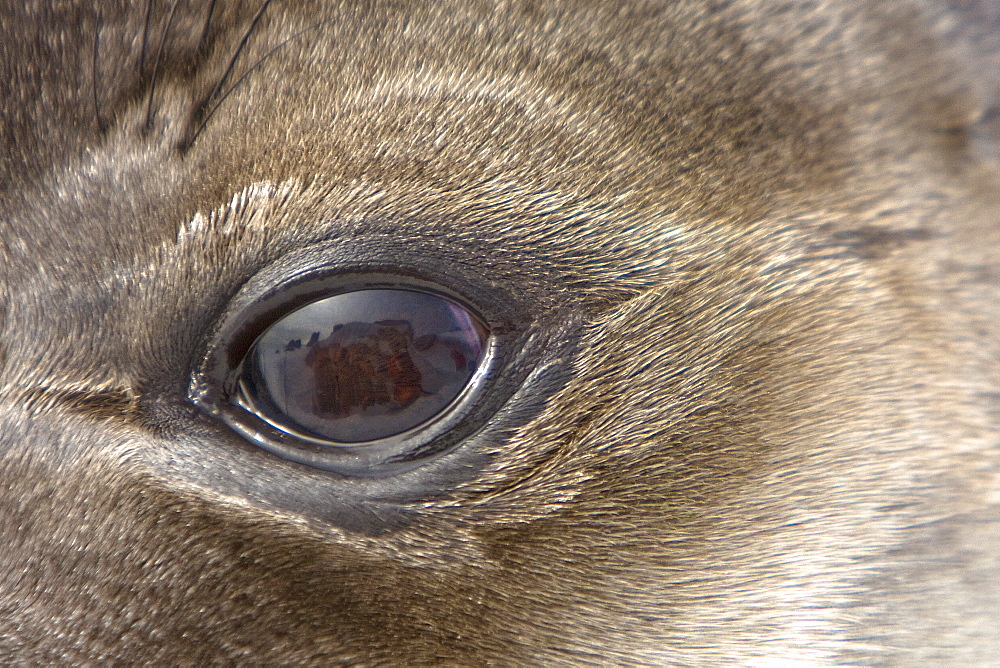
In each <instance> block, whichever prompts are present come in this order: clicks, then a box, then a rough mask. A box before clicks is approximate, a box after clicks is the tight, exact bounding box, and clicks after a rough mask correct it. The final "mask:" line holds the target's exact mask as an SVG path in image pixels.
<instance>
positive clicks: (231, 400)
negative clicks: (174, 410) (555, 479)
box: [189, 238, 540, 477]
mask: <svg viewBox="0 0 1000 668" xmlns="http://www.w3.org/2000/svg"><path fill="white" fill-rule="evenodd" d="M369 241H370V243H368V244H364V243H361V244H359V242H358V240H356V239H354V240H338V241H332V242H325V243H322V244H318V245H316V246H313V247H309V248H307V249H304V250H302V251H300V252H298V253H293V254H290V255H288V256H286V257H283V258H281V259H279V260H278V261H276V262H274V263H273V264H272V265H270V266H268V267H265V268H264V269H263V270H262V271H260V272H258V273H257V274H256V275H255V276H253V277H252V278H251V279H250V280H248V281H247V282H246V283H245V284H244V285H243V286H242V288H241V289H240V290H239V291H238V292H237V294H236V295H235V296H234V298H233V299H232V300H231V302H230V304H229V306H228V307H227V308H226V310H225V311H224V312H223V314H222V316H221V318H220V319H219V321H218V322H219V325H218V326H217V327H216V329H215V330H214V331H213V332H212V334H211V335H210V337H208V339H207V342H206V346H205V350H204V352H203V354H202V355H201V356H200V363H199V364H198V365H197V368H196V369H195V371H194V372H193V374H192V377H191V382H190V385H189V399H190V400H191V401H192V403H194V405H195V406H197V407H198V408H199V409H200V410H201V411H202V412H204V413H206V414H208V415H210V416H212V417H214V418H216V419H219V420H221V421H222V422H224V423H225V424H226V425H227V426H229V428H230V429H232V430H233V431H234V432H236V433H237V434H239V435H240V436H242V437H243V438H244V439H246V440H248V441H250V442H251V443H253V444H255V445H257V446H259V447H262V448H263V449H265V450H267V451H269V452H271V453H272V454H275V455H277V456H278V457H281V458H283V459H286V460H289V461H293V462H297V463H300V464H304V465H307V466H309V467H311V468H315V469H320V470H326V471H332V472H336V473H340V474H344V475H348V476H352V477H372V476H382V475H390V474H394V473H397V472H401V471H403V470H409V469H412V468H415V467H416V466H419V465H421V464H422V463H423V462H424V461H426V460H428V459H430V458H433V457H434V456H435V455H438V454H440V453H443V452H446V451H449V450H450V449H452V448H453V447H454V446H455V445H456V444H458V443H460V442H461V441H462V440H463V439H465V438H467V437H468V436H470V435H471V434H472V433H474V432H475V431H477V429H478V428H481V427H482V426H483V425H485V424H486V422H487V420H488V418H489V417H490V416H491V415H492V414H493V413H495V412H496V411H497V410H499V408H500V407H501V406H502V405H503V404H504V403H505V402H506V401H507V399H509V398H510V396H512V395H513V393H514V392H515V391H516V390H517V388H518V387H519V386H520V384H521V382H522V381H523V380H524V378H525V377H526V376H527V375H528V373H530V371H531V365H530V364H526V363H525V360H526V359H527V358H528V357H530V354H529V353H530V352H531V351H532V350H533V349H535V348H536V346H537V345H538V341H539V339H540V337H539V336H538V335H537V334H538V328H537V324H536V323H535V322H534V319H533V318H532V317H531V313H532V311H531V310H529V309H528V307H527V305H526V304H525V303H523V302H522V301H520V300H519V299H518V297H517V296H516V295H513V294H511V293H510V291H508V290H506V289H505V288H503V287H502V286H499V285H497V284H494V283H493V282H491V281H489V280H488V278H487V277H486V275H484V273H483V272H482V271H481V269H478V268H472V267H468V266H467V265H466V264H457V263H456V262H455V261H454V258H452V257H448V256H450V255H451V253H448V252H447V249H442V248H440V247H438V246H436V245H432V244H420V243H416V244H407V245H406V247H405V248H403V249H398V248H391V247H390V249H391V252H388V251H389V250H390V249H386V247H385V239H383V238H380V239H377V240H369ZM442 256H444V257H442ZM385 288H389V289H406V290H418V291H424V292H429V293H431V294H438V295H440V296H442V297H445V298H447V299H450V300H452V301H455V302H457V303H459V304H461V305H463V306H465V307H466V308H469V309H470V311H471V312H472V313H474V314H475V315H476V316H477V317H479V318H480V319H481V320H482V321H483V323H484V324H486V326H487V328H488V329H489V332H490V334H489V336H488V338H487V354H486V356H485V357H484V359H483V360H482V361H481V363H480V365H479V367H478V368H477V370H476V372H475V373H474V374H473V378H472V379H470V381H469V383H468V384H467V385H466V387H465V388H464V389H463V391H462V393H461V394H460V395H459V397H457V398H456V399H455V400H454V401H452V402H451V404H449V406H448V407H447V408H446V409H445V410H444V415H443V416H441V417H438V418H435V419H431V420H428V421H426V422H425V423H422V424H421V425H418V426H417V427H415V428H414V429H412V430H409V431H407V432H403V433H402V434H399V435H396V436H391V437H387V438H385V439H379V440H378V441H371V442H368V443H361V444H351V445H345V446H336V445H327V444H319V443H317V442H310V441H312V440H313V439H302V438H299V437H298V436H295V435H292V434H288V433H286V432H283V431H280V430H279V429H277V428H275V427H274V426H273V425H270V424H269V423H267V422H266V421H265V420H263V419H262V418H261V417H260V416H258V415H256V414H255V413H254V412H252V411H251V410H248V409H247V407H246V406H245V405H242V404H241V403H240V395H241V393H240V392H239V387H238V381H239V375H240V374H239V372H240V369H241V366H242V363H243V360H244V359H245V357H246V355H247V353H248V352H249V351H250V349H251V348H252V346H253V344H254V342H255V341H256V340H257V338H258V337H259V336H260V334H262V333H263V332H264V331H266V330H267V328H268V327H270V326H271V325H272V324H273V323H274V322H276V321H277V320H279V319H280V318H282V317H284V316H285V315H287V314H288V313H290V312H292V311H294V310H295V309H297V308H301V307H302V306H304V305H305V304H308V303H311V302H313V301H316V300H317V299H323V298H325V297H328V296H331V295H334V294H338V293H342V292H350V291H355V290H364V289H385Z"/></svg>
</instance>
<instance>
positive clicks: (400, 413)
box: [241, 289, 489, 443]
mask: <svg viewBox="0 0 1000 668" xmlns="http://www.w3.org/2000/svg"><path fill="white" fill-rule="evenodd" d="M488 335H489V332H488V330H487V328H486V326H485V325H484V324H483V323H482V322H481V321H480V320H479V319H478V318H477V317H476V316H475V315H473V314H472V313H471V312H470V311H469V310H468V309H466V308H465V307H463V306H461V305H459V304H458V303H456V302H454V301H452V300H450V299H447V298H445V297H441V296H438V295H435V294H431V293H427V292H417V291H415V290H399V289H392V290H390V289H370V290H357V291H354V292H348V293H343V294H339V295H335V296H333V297H328V298H326V299H321V300H318V301H315V302H313V303H311V304H307V305H306V306H303V307H302V308H300V309H298V310H296V311H293V312H292V313H290V314H289V315H287V316H285V317H284V318H282V319H281V320H279V321H278V322H276V323H275V324H273V325H272V326H271V327H270V328H269V329H268V330H267V331H265V332H264V334H262V335H261V336H260V338H258V339H257V341H256V343H255V344H254V346H253V347H252V348H251V349H250V352H249V353H248V354H247V357H246V359H245V361H244V368H243V373H242V376H241V379H242V386H243V392H244V399H245V400H246V402H247V403H248V404H250V405H251V407H252V409H253V410H254V412H256V413H257V414H258V415H259V416H260V417H262V418H264V419H265V420H267V421H268V422H269V423H271V424H272V425H273V426H275V427H277V428H278V429H281V430H283V431H289V432H294V433H304V434H306V435H308V436H310V437H312V438H320V439H324V440H329V441H333V442H336V443H361V442H365V441H373V440H377V439H381V438H386V437H389V436H393V435H396V434H400V433H403V432H406V431H409V430H411V429H413V428H415V427H418V426H420V425H421V424H423V423H425V422H427V421H428V420H431V419H432V418H434V417H435V416H436V415H438V414H439V413H441V412H442V411H444V409H446V408H447V407H448V406H449V404H451V403H452V402H453V401H454V400H455V399H456V398H457V397H458V396H459V395H460V394H461V393H462V391H463V390H464V389H465V387H466V386H467V385H468V384H469V381H470V380H471V379H472V377H473V375H474V374H475V372H476V370H477V369H478V368H479V365H480V363H481V362H482V360H483V357H484V356H485V353H486V343H487V338H488Z"/></svg>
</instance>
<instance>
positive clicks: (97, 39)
mask: <svg viewBox="0 0 1000 668" xmlns="http://www.w3.org/2000/svg"><path fill="white" fill-rule="evenodd" d="M103 24H104V16H103V15H102V14H101V8H100V7H98V8H97V13H96V16H95V20H94V57H93V61H92V62H91V72H90V75H91V86H90V88H91V90H92V91H93V93H94V120H96V121H97V128H98V130H100V131H101V134H104V133H105V132H107V130H108V128H107V126H106V125H105V123H104V119H103V118H101V101H100V99H99V95H98V93H97V69H98V65H99V63H100V53H101V27H102V26H103Z"/></svg>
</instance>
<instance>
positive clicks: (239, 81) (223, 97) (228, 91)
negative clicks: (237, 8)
mask: <svg viewBox="0 0 1000 668" xmlns="http://www.w3.org/2000/svg"><path fill="white" fill-rule="evenodd" d="M331 21H333V18H329V19H324V20H323V21H320V22H318V23H314V24H312V25H311V26H309V27H308V28H303V29H302V30H300V31H299V32H297V33H295V34H294V35H292V36H291V37H289V38H288V39H286V40H284V41H283V42H281V43H280V44H278V45H277V46H275V47H274V48H273V49H271V50H270V51H268V52H267V53H265V54H264V55H263V56H261V57H260V59H258V60H257V62H255V63H254V64H253V65H251V66H250V67H248V68H247V70H246V71H245V72H244V73H243V74H242V75H240V78H239V79H237V80H236V83H234V84H233V85H232V86H230V87H229V88H228V89H226V92H225V93H223V94H222V95H221V96H219V99H218V100H216V102H215V104H214V105H212V108H211V109H210V110H209V111H208V113H207V114H205V118H204V119H202V121H201V123H200V124H199V125H198V129H197V130H195V132H194V134H193V135H192V136H191V139H190V140H189V141H188V142H187V146H186V147H185V148H190V147H191V146H192V145H194V143H195V141H196V140H197V139H198V136H199V135H200V134H201V132H202V130H204V129H205V126H206V125H208V122H209V121H210V120H211V119H212V116H213V115H215V112H216V110H218V108H219V107H220V106H222V103H223V102H225V101H226V98H228V97H229V96H230V95H231V94H232V93H233V91H235V90H236V89H237V88H239V86H240V84H242V83H243V82H244V81H245V80H246V78H247V77H248V76H250V75H251V74H252V73H253V72H254V71H255V70H257V69H258V68H259V67H260V66H261V65H262V64H263V63H264V61H265V60H267V59H268V58H270V57H271V56H272V55H274V54H275V53H276V52H278V51H279V50H280V49H282V48H284V47H285V46H287V45H288V44H289V43H291V42H293V41H295V40H296V39H298V38H299V37H301V36H302V35H304V34H306V33H307V32H311V31H313V30H316V29H317V28H320V27H322V26H324V25H326V24H327V23H330V22H331Z"/></svg>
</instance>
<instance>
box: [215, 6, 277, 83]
mask: <svg viewBox="0 0 1000 668" xmlns="http://www.w3.org/2000/svg"><path fill="white" fill-rule="evenodd" d="M270 5H271V0H264V2H262V3H261V5H260V9H258V10H257V14H256V15H255V16H254V17H253V21H251V22H250V27H249V28H247V31H246V33H244V34H243V38H242V39H241V40H240V44H239V46H237V47H236V51H235V52H234V53H233V57H232V59H231V60H230V61H229V66H228V67H226V71H225V72H223V73H222V76H221V77H220V78H219V81H218V83H216V84H215V87H214V88H213V89H212V92H211V93H209V94H208V97H207V98H206V99H208V100H211V99H212V98H214V97H215V96H216V95H218V94H219V91H221V90H222V87H223V86H224V85H225V84H226V79H228V78H229V75H230V74H232V72H233V68H234V67H236V61H237V60H239V58H240V54H241V53H243V49H244V47H246V45H247V42H249V41H250V36H251V35H252V34H253V32H254V30H256V29H257V24H259V23H260V19H261V17H262V16H264V12H266V11H267V8H268V7H269V6H270Z"/></svg>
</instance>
